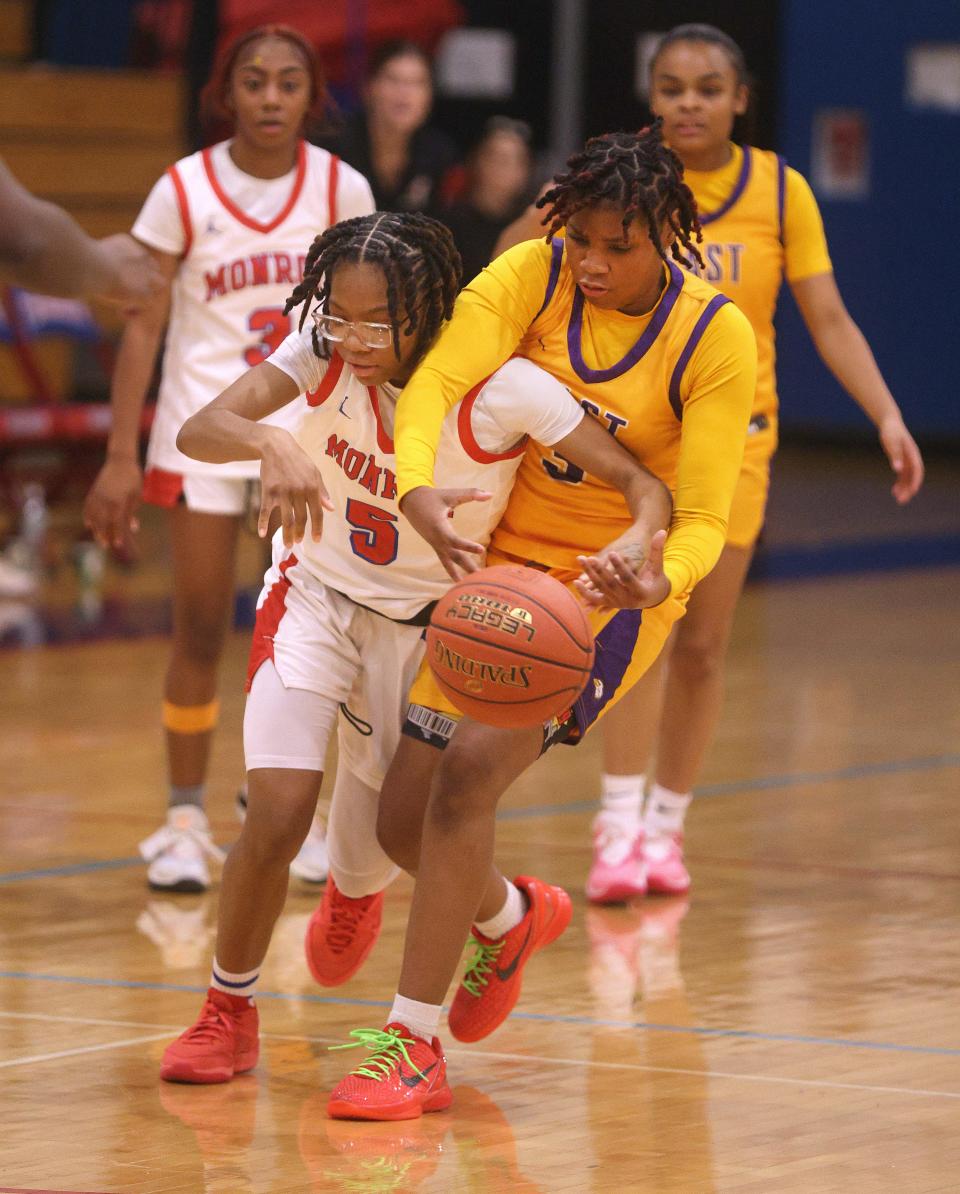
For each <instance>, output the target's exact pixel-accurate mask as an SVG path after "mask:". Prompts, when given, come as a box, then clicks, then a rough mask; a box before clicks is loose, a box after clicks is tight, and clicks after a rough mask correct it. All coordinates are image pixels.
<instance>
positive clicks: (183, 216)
mask: <svg viewBox="0 0 960 1194" xmlns="http://www.w3.org/2000/svg"><path fill="white" fill-rule="evenodd" d="M167 173H168V174H169V175H170V181H171V182H172V183H173V189H174V190H175V191H176V193H177V207H178V208H179V210H180V223H181V224H182V225H183V242H184V243H183V252H182V253H181V254H180V256H181V257H186V255H187V254H188V253H189V252H190V246H191V245H192V244H193V221H192V220H191V219H190V203H189V202H188V200H187V188H186V187H185V186H184V185H183V179H182V178H181V177H180V171H179V170H178V169H177V168H176V166H170V167H169V169H168V170H167Z"/></svg>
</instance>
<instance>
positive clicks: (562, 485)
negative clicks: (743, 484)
mask: <svg viewBox="0 0 960 1194" xmlns="http://www.w3.org/2000/svg"><path fill="white" fill-rule="evenodd" d="M551 254H552V262H551V270H550V274H549V278H548V282H547V287H546V293H545V296H544V304H543V307H542V309H541V310H540V312H539V314H538V315H537V316H536V318H535V319H534V320H533V322H532V323H531V325H530V327H529V329H528V330H527V332H526V334H525V335H524V337H523V339H522V340H521V341H520V344H519V345H518V347H517V353H518V354H519V355H521V356H524V357H527V358H528V359H529V360H531V361H533V362H535V363H536V364H538V365H540V366H542V367H543V368H544V369H546V370H547V371H548V372H549V373H551V374H552V375H553V376H554V377H556V378H558V379H559V380H560V381H562V382H563V384H564V385H565V386H567V388H568V389H569V390H570V391H571V393H572V394H573V395H574V397H575V398H577V399H578V401H579V402H580V403H581V405H582V406H583V407H584V408H585V409H586V410H587V411H588V412H589V413H590V414H592V415H593V416H594V417H595V418H596V419H598V420H599V421H600V422H601V423H602V424H603V425H604V426H605V427H606V428H607V429H608V430H609V431H610V433H611V434H612V435H614V436H615V437H616V438H617V440H618V441H619V442H620V443H621V444H622V445H623V446H624V447H625V448H626V449H627V450H628V451H629V452H630V453H631V454H632V455H633V456H635V457H636V458H637V459H638V460H639V461H640V463H641V464H642V465H643V466H644V467H645V468H647V469H648V470H649V471H650V472H651V473H653V474H654V475H655V476H657V477H659V478H660V480H661V481H663V482H664V484H665V485H667V486H668V488H670V489H671V490H672V491H675V492H676V490H677V470H678V463H679V449H680V433H681V424H682V419H683V414H684V406H685V403H686V401H687V398H688V396H689V395H690V393H691V390H692V387H693V382H694V378H695V376H696V375H698V374H699V375H700V376H701V377H702V376H703V375H704V373H705V372H709V371H710V370H711V369H712V368H713V365H714V362H713V360H712V359H705V357H706V358H711V357H712V354H711V353H710V351H709V349H707V351H706V352H705V353H704V354H701V355H699V356H697V357H696V360H695V363H694V364H691V361H692V360H694V354H695V352H696V350H697V348H698V347H700V345H701V342H702V341H703V340H704V337H705V336H707V334H708V330H709V329H711V328H712V331H711V332H710V339H711V340H713V341H714V342H716V341H717V339H718V333H720V335H719V339H722V330H721V325H723V324H725V323H726V322H727V321H728V320H730V319H732V320H736V319H737V318H738V316H737V315H736V312H735V311H734V310H733V308H732V306H731V305H730V300H729V299H728V298H726V297H725V296H724V295H721V294H718V293H717V291H716V290H714V289H713V287H711V286H709V285H706V284H705V283H704V282H703V281H701V280H700V279H699V278H697V277H695V276H693V275H692V274H691V273H689V272H687V271H685V270H683V269H681V268H680V267H679V266H678V265H677V264H676V263H675V262H672V261H671V262H670V264H669V266H668V267H667V272H668V277H667V284H666V286H665V288H664V290H663V292H662V294H661V296H660V300H659V302H658V303H657V305H656V307H655V308H654V309H653V311H652V312H650V313H649V314H648V315H646V316H643V317H637V316H631V315H624V314H622V313H621V312H619V311H609V310H601V309H599V308H597V307H594V306H593V305H592V304H590V303H589V302H587V301H585V299H584V297H583V294H582V292H581V291H580V289H579V287H577V286H576V284H575V283H574V280H573V277H572V275H571V272H570V270H569V269H568V268H566V266H565V261H564V255H565V241H563V240H562V239H561V238H557V239H556V240H554V242H553V245H552V250H551ZM725 307H729V308H730V309H729V310H728V311H727V312H726V316H724V308H725ZM714 321H717V323H716V326H713V325H714ZM741 322H742V321H741ZM748 334H749V333H748ZM705 347H706V346H705ZM730 414H731V416H732V417H735V410H734V408H733V406H732V405H731V408H730ZM738 466H739V461H737V462H736V463H735V464H734V468H736V467H738ZM611 499H613V500H611ZM682 504H683V495H682V494H678V496H677V505H678V506H682ZM627 521H628V520H627V516H626V510H625V507H624V505H623V503H622V501H619V500H617V498H616V496H615V495H611V491H610V489H609V487H608V486H606V485H604V484H603V483H602V482H599V481H597V480H596V479H595V478H593V477H591V476H589V475H588V474H587V475H585V474H584V473H583V472H581V471H580V470H579V469H577V468H574V467H573V466H572V465H570V464H568V463H567V462H566V461H564V460H563V459H562V458H561V457H558V456H557V455H556V454H554V453H550V452H549V451H546V450H545V449H543V448H542V447H540V446H539V445H538V444H536V443H532V442H531V444H530V445H529V446H528V449H527V453H526V456H525V458H524V460H523V462H522V464H521V466H520V470H519V472H518V473H517V477H516V481H515V483H514V489H513V493H512V494H511V497H510V501H509V503H508V505H507V509H506V511H505V512H504V515H503V518H502V520H501V522H500V524H499V526H498V527H497V529H496V530H495V531H494V537H493V544H494V546H495V547H496V548H498V549H499V550H500V551H503V552H508V553H510V554H511V555H515V556H520V557H525V558H530V559H533V560H536V561H538V562H540V563H543V564H549V565H552V566H555V567H569V568H573V567H576V555H577V554H589V553H590V552H594V551H599V550H600V549H601V548H603V547H604V546H605V545H606V544H608V543H609V542H610V541H611V540H612V539H614V538H616V536H617V535H619V534H621V533H622V532H623V531H624V530H625V528H626V525H627ZM574 528H575V533H571V531H572V530H573V529H574ZM574 544H576V546H575V547H574Z"/></svg>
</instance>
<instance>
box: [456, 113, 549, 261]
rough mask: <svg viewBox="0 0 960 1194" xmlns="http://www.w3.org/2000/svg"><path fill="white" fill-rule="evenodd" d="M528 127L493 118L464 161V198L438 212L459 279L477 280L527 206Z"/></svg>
mask: <svg viewBox="0 0 960 1194" xmlns="http://www.w3.org/2000/svg"><path fill="white" fill-rule="evenodd" d="M530 138H531V133H530V126H529V125H528V124H525V123H524V122H523V121H522V120H511V119H509V117H506V116H494V117H492V118H491V119H490V120H488V121H487V123H486V125H485V126H484V129H483V133H482V135H481V137H480V140H479V141H478V142H477V144H476V145H475V146H474V147H473V149H472V151H471V153H470V156H469V158H468V160H467V172H466V189H465V191H464V194H463V196H462V198H460V199H459V200H458V201H457V202H455V203H453V204H452V205H451V206H450V207H448V208H446V209H444V210H442V211H441V212H440V213H439V214H440V218H441V219H442V220H443V222H444V223H445V224H446V225H447V226H448V227H449V229H450V231H451V232H452V233H453V237H454V240H455V241H456V242H457V248H458V249H459V250H460V256H461V257H462V258H463V278H464V281H465V282H468V281H469V280H470V279H471V278H475V277H476V276H477V274H479V272H480V271H481V270H482V269H483V267H484V266H485V265H486V264H487V263H488V262H489V261H490V260H491V258H492V257H493V256H494V246H495V245H496V243H497V238H498V237H499V236H500V233H501V232H502V231H503V230H504V228H505V227H506V226H507V225H508V224H510V223H512V222H513V221H514V220H515V219H516V218H517V216H519V215H520V213H521V212H522V211H523V209H524V207H525V206H526V205H527V203H529V202H530V199H531V198H532V195H531V193H530V165H531V163H530Z"/></svg>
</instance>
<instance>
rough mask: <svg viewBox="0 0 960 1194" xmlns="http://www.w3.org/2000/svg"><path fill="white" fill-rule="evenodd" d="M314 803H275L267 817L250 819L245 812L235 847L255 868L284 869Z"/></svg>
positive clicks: (300, 840)
mask: <svg viewBox="0 0 960 1194" xmlns="http://www.w3.org/2000/svg"><path fill="white" fill-rule="evenodd" d="M314 804H315V802H313V803H312V804H306V803H299V804H283V803H281V802H280V801H277V802H276V806H275V807H274V808H272V809H271V811H270V815H269V816H268V817H257V816H251V815H250V813H249V812H248V815H247V819H246V821H245V822H244V825H243V830H242V831H241V834H240V841H239V842H238V843H237V844H238V846H241V847H242V848H243V850H244V851H245V852H246V853H247V854H248V856H250V857H252V858H253V860H254V862H255V864H256V865H258V866H278V865H281V864H282V865H283V866H288V865H289V864H290V863H291V862H293V860H294V858H296V856H297V851H298V850H299V849H300V847H301V846H302V845H303V840H304V838H305V837H306V836H307V833H308V832H309V829H310V823H311V821H312V820H313V813H314Z"/></svg>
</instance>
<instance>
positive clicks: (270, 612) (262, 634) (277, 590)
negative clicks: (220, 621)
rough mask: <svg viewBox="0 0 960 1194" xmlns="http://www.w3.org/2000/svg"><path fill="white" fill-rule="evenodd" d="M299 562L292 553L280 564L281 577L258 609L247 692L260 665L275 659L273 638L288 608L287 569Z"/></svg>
mask: <svg viewBox="0 0 960 1194" xmlns="http://www.w3.org/2000/svg"><path fill="white" fill-rule="evenodd" d="M298 562H299V561H298V560H297V557H296V556H295V555H293V554H292V553H291V554H290V555H288V556H287V558H286V559H285V560H284V561H283V563H282V564H281V565H280V579H279V580H275V581H274V582H273V584H272V585H271V586H270V592H269V593H268V594H267V595H266V597H265V598H264V601H263V604H262V605H261V606H260V608H259V609H258V610H257V618H256V621H255V622H254V624H253V642H251V644H250V658H249V660H248V661H247V682H246V685H245V686H244V690H245V691H246V692H249V691H250V685H251V684H252V683H253V678H254V676H255V675H256V674H257V672H258V670H259V668H260V665H261V664H262V663H265V662H266V661H267V660H268V659H273V639H274V636H275V635H276V633H277V630H278V628H279V626H280V619H281V618H282V617H283V615H284V614H285V613H286V610H287V593H288V591H289V589H290V581H289V579H288V578H287V569H288V568H292V567H293V566H294V564H296V563H298Z"/></svg>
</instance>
